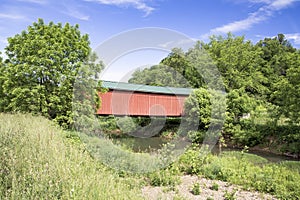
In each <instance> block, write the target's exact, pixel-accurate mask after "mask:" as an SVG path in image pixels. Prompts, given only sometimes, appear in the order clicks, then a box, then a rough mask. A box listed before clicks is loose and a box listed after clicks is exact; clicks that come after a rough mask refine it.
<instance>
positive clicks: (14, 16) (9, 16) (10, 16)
mask: <svg viewBox="0 0 300 200" xmlns="http://www.w3.org/2000/svg"><path fill="white" fill-rule="evenodd" d="M25 18H26V17H25V16H23V15H18V14H14V13H0V19H13V20H19V19H25Z"/></svg>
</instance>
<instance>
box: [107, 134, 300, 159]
mask: <svg viewBox="0 0 300 200" xmlns="http://www.w3.org/2000/svg"><path fill="white" fill-rule="evenodd" d="M113 141H114V142H115V143H120V144H122V145H124V146H126V147H128V148H130V149H132V150H133V151H134V152H151V151H155V150H157V149H160V148H161V147H162V145H163V144H166V143H167V142H169V140H167V139H164V138H160V137H151V138H118V139H114V140H113ZM222 151H241V149H237V148H228V147H226V148H222ZM212 153H213V154H218V153H219V149H218V147H217V145H216V146H215V148H213V149H212ZM248 153H250V154H255V155H258V156H261V157H263V158H266V159H267V160H268V161H270V162H280V161H285V160H295V161H299V159H296V158H293V157H288V156H284V155H278V154H274V153H269V152H264V151H259V150H249V151H248Z"/></svg>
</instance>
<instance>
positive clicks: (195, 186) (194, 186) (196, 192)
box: [192, 183, 201, 195]
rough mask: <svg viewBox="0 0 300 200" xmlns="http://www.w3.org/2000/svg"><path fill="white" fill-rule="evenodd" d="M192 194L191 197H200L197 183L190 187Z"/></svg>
mask: <svg viewBox="0 0 300 200" xmlns="http://www.w3.org/2000/svg"><path fill="white" fill-rule="evenodd" d="M192 193H193V195H200V194H201V188H200V184H199V183H194V184H193V187H192Z"/></svg>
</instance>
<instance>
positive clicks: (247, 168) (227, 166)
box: [177, 148, 300, 199]
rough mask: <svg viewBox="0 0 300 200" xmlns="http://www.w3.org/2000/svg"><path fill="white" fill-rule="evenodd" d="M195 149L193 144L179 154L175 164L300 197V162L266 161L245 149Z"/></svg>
mask: <svg viewBox="0 0 300 200" xmlns="http://www.w3.org/2000/svg"><path fill="white" fill-rule="evenodd" d="M197 152H199V150H197V149H196V148H194V149H191V150H189V151H187V152H186V153H185V154H184V155H183V156H182V157H181V158H180V160H179V162H178V163H177V165H178V166H179V168H180V169H181V170H182V171H183V172H187V173H191V174H197V175H200V176H204V177H206V178H209V179H214V180H222V181H226V182H230V183H233V184H237V185H241V186H242V187H243V188H244V189H252V190H256V191H260V192H264V193H270V194H272V195H275V196H276V197H278V198H279V199H299V198H300V184H299V182H300V173H299V169H300V162H296V161H284V162H282V163H279V164H277V163H268V162H266V160H265V159H264V158H261V157H259V156H256V155H252V154H248V153H245V152H228V153H227V152H226V153H223V154H222V155H221V156H219V157H218V156H215V155H207V156H205V157H196V156H195V154H197Z"/></svg>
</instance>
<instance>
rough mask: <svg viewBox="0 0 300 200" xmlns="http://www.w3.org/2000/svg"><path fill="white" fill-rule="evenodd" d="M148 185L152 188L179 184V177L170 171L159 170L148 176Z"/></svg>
mask: <svg viewBox="0 0 300 200" xmlns="http://www.w3.org/2000/svg"><path fill="white" fill-rule="evenodd" d="M148 177H149V183H150V185H152V186H171V187H174V186H175V185H177V184H179V183H180V179H179V176H178V175H177V174H176V173H174V171H172V170H170V169H165V170H160V171H156V172H153V173H150V174H149V175H148Z"/></svg>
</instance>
